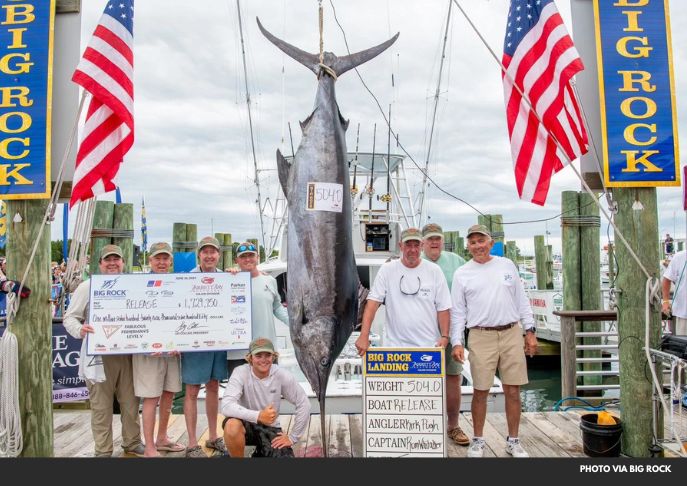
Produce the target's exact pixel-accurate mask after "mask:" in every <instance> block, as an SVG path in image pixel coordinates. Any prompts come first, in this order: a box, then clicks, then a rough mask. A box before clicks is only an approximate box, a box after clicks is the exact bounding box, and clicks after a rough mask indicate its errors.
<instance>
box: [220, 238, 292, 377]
mask: <svg viewBox="0 0 687 486" xmlns="http://www.w3.org/2000/svg"><path fill="white" fill-rule="evenodd" d="M236 263H237V265H238V268H232V269H230V270H229V271H230V272H231V273H232V274H236V273H238V272H239V271H241V272H250V277H251V313H252V316H251V335H252V337H253V338H254V339H255V338H259V337H263V338H267V339H269V340H270V341H272V342H276V339H277V332H276V331H275V329H274V318H275V317H276V318H277V319H279V320H280V321H282V322H283V323H284V324H286V325H287V326H288V325H289V314H288V312H287V311H286V307H284V306H283V305H282V303H281V297H280V296H279V291H278V290H277V280H276V279H275V278H274V277H272V276H271V275H266V274H263V273H262V272H261V271H260V270H259V269H258V249H257V248H256V246H255V245H254V244H253V243H250V242H244V243H241V244H240V245H239V246H238V247H237V248H236ZM245 355H246V353H245V351H241V350H232V351H227V371H228V373H229V376H231V373H232V372H233V371H234V369H235V368H237V367H239V366H241V365H244V364H245V363H246V359H245Z"/></svg>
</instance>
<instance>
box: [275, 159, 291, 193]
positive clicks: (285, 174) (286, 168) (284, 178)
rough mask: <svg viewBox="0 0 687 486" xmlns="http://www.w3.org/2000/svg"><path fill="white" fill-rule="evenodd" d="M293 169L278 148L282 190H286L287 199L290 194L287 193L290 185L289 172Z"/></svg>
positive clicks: (278, 165) (278, 169) (278, 168)
mask: <svg viewBox="0 0 687 486" xmlns="http://www.w3.org/2000/svg"><path fill="white" fill-rule="evenodd" d="M290 171H291V164H290V163H289V161H288V160H286V159H285V158H284V156H283V155H282V154H281V151H280V150H279V149H277V172H278V173H279V184H281V190H282V191H284V197H286V198H287V199H288V198H289V195H288V194H287V193H286V188H287V187H288V186H289V172H290Z"/></svg>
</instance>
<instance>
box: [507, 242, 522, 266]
mask: <svg viewBox="0 0 687 486" xmlns="http://www.w3.org/2000/svg"><path fill="white" fill-rule="evenodd" d="M506 258H510V260H511V261H512V262H513V263H515V266H516V267H518V269H519V268H520V265H518V247H517V245H516V244H515V241H507V242H506Z"/></svg>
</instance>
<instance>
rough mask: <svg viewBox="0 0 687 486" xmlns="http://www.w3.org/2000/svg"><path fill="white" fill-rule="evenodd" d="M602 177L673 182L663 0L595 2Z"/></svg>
mask: <svg viewBox="0 0 687 486" xmlns="http://www.w3.org/2000/svg"><path fill="white" fill-rule="evenodd" d="M594 22H595V27H596V46H597V61H598V67H599V89H600V99H601V134H602V137H603V163H604V180H605V183H606V185H607V186H608V187H657V186H679V185H680V162H679V161H680V157H679V150H678V134H677V127H678V125H677V113H676V106H675V82H674V76H673V58H672V51H671V37H670V14H669V10H668V0H662V1H661V0H614V1H608V0H594Z"/></svg>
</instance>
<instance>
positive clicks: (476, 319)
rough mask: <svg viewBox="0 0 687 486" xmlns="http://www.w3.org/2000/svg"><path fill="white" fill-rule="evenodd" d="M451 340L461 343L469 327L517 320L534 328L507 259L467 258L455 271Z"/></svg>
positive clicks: (521, 288) (527, 302) (452, 294)
mask: <svg viewBox="0 0 687 486" xmlns="http://www.w3.org/2000/svg"><path fill="white" fill-rule="evenodd" d="M451 299H452V300H453V307H452V308H451V342H452V343H453V344H458V343H461V344H462V343H463V331H464V329H465V326H466V325H467V327H468V328H470V327H475V326H480V327H496V326H502V325H504V324H509V323H511V322H517V321H520V323H521V324H522V326H523V327H524V328H525V329H529V328H531V327H534V317H533V315H532V308H531V307H530V302H529V299H528V298H527V295H526V294H525V289H524V287H523V285H522V281H521V280H520V275H519V274H518V269H517V268H516V267H515V264H514V263H513V262H512V261H510V260H509V259H508V258H503V257H499V256H492V258H491V260H489V261H488V262H487V263H477V262H476V261H474V260H470V261H469V262H467V263H466V264H465V265H463V266H462V267H460V268H459V269H458V270H456V273H455V274H454V275H453V285H452V286H451Z"/></svg>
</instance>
